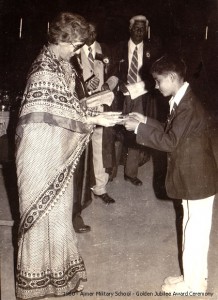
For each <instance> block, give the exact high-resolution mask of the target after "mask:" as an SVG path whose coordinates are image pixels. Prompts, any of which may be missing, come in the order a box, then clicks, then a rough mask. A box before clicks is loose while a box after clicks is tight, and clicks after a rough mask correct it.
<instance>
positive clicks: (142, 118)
mask: <svg viewBox="0 0 218 300" xmlns="http://www.w3.org/2000/svg"><path fill="white" fill-rule="evenodd" d="M129 116H130V117H131V118H134V119H136V120H137V121H138V122H140V123H145V119H146V117H145V116H143V115H142V114H140V113H137V112H131V113H129Z"/></svg>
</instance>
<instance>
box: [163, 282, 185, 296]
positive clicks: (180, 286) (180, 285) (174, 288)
mask: <svg viewBox="0 0 218 300" xmlns="http://www.w3.org/2000/svg"><path fill="white" fill-rule="evenodd" d="M161 288H162V291H163V292H166V293H171V294H173V293H187V292H190V291H191V289H190V288H189V287H188V286H187V284H186V283H185V281H180V282H177V283H174V284H163V285H162V287H161Z"/></svg>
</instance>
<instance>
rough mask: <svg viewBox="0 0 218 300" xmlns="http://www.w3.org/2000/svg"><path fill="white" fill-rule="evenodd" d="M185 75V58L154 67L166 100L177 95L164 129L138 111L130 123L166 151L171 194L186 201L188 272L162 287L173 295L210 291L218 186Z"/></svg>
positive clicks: (203, 118)
mask: <svg viewBox="0 0 218 300" xmlns="http://www.w3.org/2000/svg"><path fill="white" fill-rule="evenodd" d="M185 71H186V66H185V64H184V62H183V61H182V60H181V59H178V58H173V57H170V56H167V55H165V56H163V57H162V58H160V59H159V60H157V61H156V62H155V63H154V64H153V66H152V68H151V72H152V75H153V77H154V79H155V81H156V88H158V89H159V91H160V92H161V93H162V94H163V95H164V96H170V95H171V96H172V98H171V100H170V116H169V119H168V121H167V123H166V124H165V126H162V124H160V123H159V122H158V121H156V120H154V119H151V118H149V117H144V116H143V115H140V114H137V113H132V114H130V118H129V120H126V121H125V127H126V128H127V130H133V131H134V132H135V133H136V141H137V142H138V143H139V144H141V145H145V146H148V147H152V148H155V149H159V150H161V151H165V152H167V154H168V167H167V177H166V189H167V193H168V196H169V197H171V198H173V199H182V205H183V212H184V216H183V252H182V264H183V274H182V275H180V276H178V277H168V278H166V279H165V281H164V285H163V286H162V290H163V291H165V292H169V293H171V294H173V292H178V293H183V292H187V291H188V292H189V291H193V292H202V293H205V292H206V290H207V277H208V267H207V256H208V249H209V237H210V230H211V222H212V209H213V202H214V198H215V194H216V188H217V187H216V183H217V165H216V161H215V158H214V155H213V151H212V147H211V141H210V138H209V135H208V132H209V131H208V130H209V122H210V118H209V116H208V114H207V113H206V112H205V110H204V109H203V107H202V105H201V103H200V102H199V101H198V99H197V98H196V97H195V95H194V94H193V92H192V90H191V88H190V86H189V84H188V83H187V82H185V81H184V78H185Z"/></svg>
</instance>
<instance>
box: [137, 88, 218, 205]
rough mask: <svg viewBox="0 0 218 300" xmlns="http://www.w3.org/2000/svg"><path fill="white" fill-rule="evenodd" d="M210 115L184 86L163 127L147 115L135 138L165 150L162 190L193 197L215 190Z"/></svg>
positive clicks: (172, 195)
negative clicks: (164, 180) (164, 186)
mask: <svg viewBox="0 0 218 300" xmlns="http://www.w3.org/2000/svg"><path fill="white" fill-rule="evenodd" d="M209 122H210V118H209V116H208V114H207V113H206V111H205V110H204V109H203V107H202V105H201V104H200V102H199V101H198V99H197V98H196V97H195V95H194V94H193V92H192V90H191V88H190V87H188V89H187V91H186V93H185V95H184V96H183V98H182V100H181V102H180V103H179V105H178V106H177V107H176V109H175V111H174V113H173V115H171V117H170V119H169V122H168V124H166V126H165V128H164V127H163V126H162V125H161V123H159V122H158V121H156V120H154V119H151V118H148V119H147V123H146V124H142V123H140V125H139V127H138V132H137V136H136V141H137V142H138V143H139V144H141V145H145V146H148V147H151V148H155V149H158V150H161V151H165V152H167V153H168V155H167V156H168V162H167V164H168V166H167V176H166V190H167V194H168V196H169V197H171V198H174V199H186V200H195V199H202V198H206V197H209V196H212V195H214V194H216V184H217V174H218V171H217V165H216V161H215V158H214V155H213V151H212V146H211V141H210V138H209Z"/></svg>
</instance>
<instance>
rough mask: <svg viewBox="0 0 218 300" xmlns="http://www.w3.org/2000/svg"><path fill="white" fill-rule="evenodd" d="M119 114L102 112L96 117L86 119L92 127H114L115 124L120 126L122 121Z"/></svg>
mask: <svg viewBox="0 0 218 300" xmlns="http://www.w3.org/2000/svg"><path fill="white" fill-rule="evenodd" d="M120 115H121V112H111V111H109V112H102V113H100V114H99V115H97V116H94V117H88V118H87V121H88V123H89V124H92V125H100V126H104V127H110V126H114V125H116V124H121V123H122V122H123V119H122V118H120Z"/></svg>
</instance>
